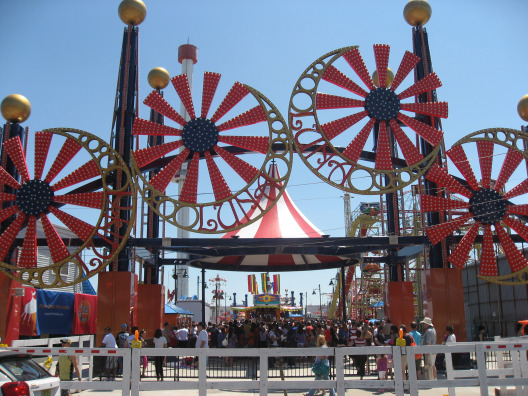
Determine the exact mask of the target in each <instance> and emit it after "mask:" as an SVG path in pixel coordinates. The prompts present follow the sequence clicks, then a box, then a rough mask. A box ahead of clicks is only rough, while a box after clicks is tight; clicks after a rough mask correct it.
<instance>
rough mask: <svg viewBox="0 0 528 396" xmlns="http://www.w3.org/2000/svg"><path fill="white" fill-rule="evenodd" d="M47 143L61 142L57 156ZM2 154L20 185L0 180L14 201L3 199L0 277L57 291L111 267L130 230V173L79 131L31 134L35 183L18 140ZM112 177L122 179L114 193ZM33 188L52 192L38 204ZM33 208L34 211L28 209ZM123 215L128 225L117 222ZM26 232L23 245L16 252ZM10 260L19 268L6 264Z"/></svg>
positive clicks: (132, 208) (4, 178) (102, 143)
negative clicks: (42, 249)
mask: <svg viewBox="0 0 528 396" xmlns="http://www.w3.org/2000/svg"><path fill="white" fill-rule="evenodd" d="M52 140H53V143H55V142H57V140H60V141H59V142H57V143H58V144H62V146H61V147H60V149H59V150H50V148H51V143H52ZM4 150H5V152H6V153H7V155H8V156H9V158H10V159H11V160H12V161H13V163H14V167H15V170H16V171H17V173H18V174H19V175H20V179H21V181H20V183H19V182H16V181H15V180H14V179H13V178H12V177H11V176H10V175H9V174H8V173H7V172H6V170H5V169H3V168H2V169H1V170H2V171H3V172H1V173H2V176H1V178H2V181H3V182H4V185H6V186H8V188H9V189H10V190H11V193H12V194H10V193H6V194H4V197H3V198H4V199H3V201H4V209H3V211H4V214H11V216H8V217H4V223H3V224H2V232H1V233H0V240H1V241H2V245H3V246H5V247H3V248H0V251H1V252H0V255H1V256H2V257H1V260H2V262H0V270H2V271H3V272H4V273H5V274H7V275H8V276H10V277H11V278H14V279H16V280H18V281H20V282H21V283H23V284H25V285H28V286H32V287H37V288H58V287H65V286H71V285H74V284H76V283H79V282H82V281H84V280H86V279H89V278H90V277H92V276H93V275H95V274H96V273H98V272H99V271H101V270H102V269H103V268H104V267H106V266H107V265H109V264H110V263H113V262H115V261H116V260H117V255H118V254H119V252H120V251H121V250H122V249H123V247H124V246H125V244H126V241H127V239H128V236H129V234H130V232H131V230H132V228H133V225H134V220H135V213H136V196H135V191H134V186H133V183H132V177H131V174H130V171H129V169H128V167H127V166H126V164H125V163H124V161H123V160H122V159H121V157H120V156H119V154H118V153H117V152H116V151H115V150H114V149H113V148H112V147H110V146H109V145H108V144H107V143H106V142H105V141H103V140H102V139H100V138H98V137H96V136H94V135H92V134H90V133H88V132H85V131H81V130H77V129H71V128H51V129H46V130H44V131H42V132H37V133H36V134H35V150H34V153H35V161H34V174H33V178H31V176H30V174H29V171H28V169H27V167H26V160H25V154H24V151H23V150H22V145H21V144H20V139H19V138H18V137H17V138H12V139H9V140H8V141H6V142H5V143H4ZM50 153H53V154H54V155H53V158H49V155H48V154H50ZM56 153H58V154H56ZM55 154H56V155H55ZM48 160H49V161H48ZM79 164H81V165H80V166H79ZM116 178H119V179H120V180H121V182H120V187H119V188H116V187H115V186H116V183H115V180H116ZM36 185H44V186H45V187H48V189H45V190H46V191H48V190H50V191H52V192H51V193H50V195H49V196H46V197H45V198H43V197H41V196H39V191H41V189H40V190H39V188H36V187H35V186H36ZM25 187H26V188H25ZM31 201H38V202H39V205H37V206H36V207H35V206H32V205H31ZM19 204H21V205H19ZM80 210H82V211H83V213H81V212H80ZM123 211H128V212H129V213H130V219H129V220H127V219H124V218H123V216H122V214H123ZM59 222H60V223H62V225H58V224H57V223H59ZM24 228H25V234H24V236H23V237H22V240H23V241H22V243H21V246H20V245H19V246H16V238H17V236H18V235H20V234H21V232H22V230H23V229H24ZM41 235H42V236H43V237H45V238H46V242H47V245H48V249H49V256H50V260H51V264H49V265H44V266H38V265H37V263H38V260H39V256H38V248H37V238H40V237H41ZM65 239H70V240H71V244H70V243H68V244H66V243H65V242H64V240H65ZM76 241H80V242H76ZM44 256H45V255H44ZM8 257H13V258H12V259H11V260H10V261H14V262H16V263H17V264H16V265H13V264H12V263H9V262H6V258H8Z"/></svg>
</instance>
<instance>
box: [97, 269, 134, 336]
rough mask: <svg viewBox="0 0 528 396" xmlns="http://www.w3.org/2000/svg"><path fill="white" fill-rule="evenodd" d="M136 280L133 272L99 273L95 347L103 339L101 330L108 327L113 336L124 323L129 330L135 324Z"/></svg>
mask: <svg viewBox="0 0 528 396" xmlns="http://www.w3.org/2000/svg"><path fill="white" fill-rule="evenodd" d="M137 290H138V279H137V275H136V274H134V273H133V272H125V271H107V272H100V273H99V285H98V287H97V336H96V345H100V344H101V341H102V339H103V329H104V328H105V327H107V326H110V328H111V329H112V334H114V336H115V335H116V334H117V333H118V332H120V331H121V325H122V324H123V323H126V324H127V325H128V326H129V328H130V327H131V326H135V325H136V323H137Z"/></svg>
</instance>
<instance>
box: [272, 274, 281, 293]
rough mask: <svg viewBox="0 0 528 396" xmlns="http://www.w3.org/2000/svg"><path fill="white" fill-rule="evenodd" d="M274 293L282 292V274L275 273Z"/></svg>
mask: <svg viewBox="0 0 528 396" xmlns="http://www.w3.org/2000/svg"><path fill="white" fill-rule="evenodd" d="M273 294H280V275H273Z"/></svg>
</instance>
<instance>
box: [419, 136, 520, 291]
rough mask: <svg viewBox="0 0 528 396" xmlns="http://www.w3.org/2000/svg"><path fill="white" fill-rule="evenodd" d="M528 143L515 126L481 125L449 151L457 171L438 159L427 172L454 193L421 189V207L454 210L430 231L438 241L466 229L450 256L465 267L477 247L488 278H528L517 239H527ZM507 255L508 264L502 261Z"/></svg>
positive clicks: (481, 271) (481, 270) (506, 280)
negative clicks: (435, 193) (426, 192)
mask: <svg viewBox="0 0 528 396" xmlns="http://www.w3.org/2000/svg"><path fill="white" fill-rule="evenodd" d="M526 143H528V139H527V138H526V137H525V136H523V134H522V132H520V131H516V130H513V129H506V128H491V129H485V130H481V131H477V132H474V133H472V134H470V135H468V136H466V137H464V138H462V139H461V140H459V141H458V142H457V143H455V144H454V145H453V147H451V148H450V149H449V150H448V151H447V152H446V154H447V156H448V158H449V159H450V162H451V163H452V164H453V165H454V167H455V168H456V170H458V172H459V174H460V176H459V177H455V176H453V175H450V174H449V173H448V172H447V171H446V170H445V169H444V168H441V167H439V166H437V165H433V166H432V167H431V168H430V169H429V172H428V173H427V175H426V178H427V179H428V180H430V181H432V182H434V183H436V184H437V186H439V187H444V188H445V189H446V191H447V192H448V193H449V194H450V195H448V196H447V197H441V196H433V195H422V197H421V205H422V210H423V211H425V212H436V211H441V212H442V211H444V212H446V213H448V214H449V215H450V219H449V221H446V222H444V223H440V224H437V225H434V226H431V227H429V228H427V229H426V233H427V236H428V237H429V239H430V240H431V242H432V243H433V244H437V243H439V242H441V241H442V240H444V239H445V238H446V237H447V236H449V235H450V234H452V233H453V232H454V231H458V232H464V236H463V238H462V239H461V240H460V242H458V244H457V245H456V247H455V248H454V249H453V251H452V252H451V254H450V255H449V256H448V258H447V259H448V261H449V262H450V263H451V264H453V265H454V266H455V267H457V268H462V267H464V265H465V264H466V263H467V262H468V261H469V257H470V253H471V252H472V251H473V252H474V253H476V262H479V263H480V264H479V265H480V267H479V277H481V278H483V279H485V280H487V281H489V282H493V283H512V282H515V283H528V280H527V279H526V276H525V275H526V272H527V271H528V260H527V259H526V257H525V255H524V254H523V253H522V252H521V250H520V249H519V247H518V246H517V245H516V243H519V242H524V241H528V226H527V225H526V222H527V220H528V205H527V204H526V202H527V201H526V194H527V193H528V180H527V179H526V174H525V172H526V168H525V166H520V165H521V164H523V165H524V164H526V161H527V160H528V153H526V152H524V150H523V149H522V147H524V144H526ZM494 165H495V166H494ZM455 168H452V169H453V170H455ZM507 184H511V186H513V188H510V185H508V188H506V185H507ZM516 201H520V202H522V203H520V204H518V203H516ZM502 255H503V257H502V258H500V257H499V256H502ZM504 261H505V262H507V263H508V264H509V268H508V265H499V262H504Z"/></svg>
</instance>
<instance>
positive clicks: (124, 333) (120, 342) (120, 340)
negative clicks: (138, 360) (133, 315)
mask: <svg viewBox="0 0 528 396" xmlns="http://www.w3.org/2000/svg"><path fill="white" fill-rule="evenodd" d="M129 335H130V333H129V332H128V325H127V324H126V323H123V324H122V325H121V331H120V332H119V333H117V335H116V342H117V347H118V348H124V347H125V343H126V340H127V338H128V336H129ZM117 373H118V374H120V375H121V374H123V356H119V357H118V358H117Z"/></svg>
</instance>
